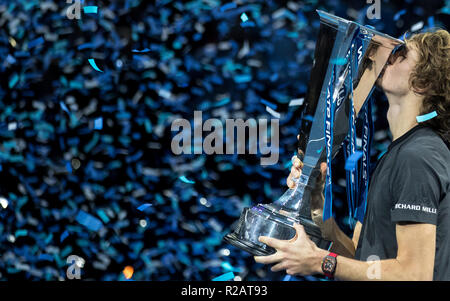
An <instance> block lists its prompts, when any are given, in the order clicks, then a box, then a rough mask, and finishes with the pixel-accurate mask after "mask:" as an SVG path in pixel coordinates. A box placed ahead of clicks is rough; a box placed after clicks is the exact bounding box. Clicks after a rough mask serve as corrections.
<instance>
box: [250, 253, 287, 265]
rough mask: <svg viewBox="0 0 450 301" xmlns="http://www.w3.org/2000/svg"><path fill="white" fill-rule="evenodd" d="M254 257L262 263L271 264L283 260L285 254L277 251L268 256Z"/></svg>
mask: <svg viewBox="0 0 450 301" xmlns="http://www.w3.org/2000/svg"><path fill="white" fill-rule="evenodd" d="M253 258H254V259H255V261H256V262H258V263H262V264H270V263H275V262H279V261H281V260H283V256H282V254H281V253H280V252H276V253H275V254H272V255H268V256H254V257H253Z"/></svg>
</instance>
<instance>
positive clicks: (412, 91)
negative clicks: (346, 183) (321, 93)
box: [255, 30, 450, 280]
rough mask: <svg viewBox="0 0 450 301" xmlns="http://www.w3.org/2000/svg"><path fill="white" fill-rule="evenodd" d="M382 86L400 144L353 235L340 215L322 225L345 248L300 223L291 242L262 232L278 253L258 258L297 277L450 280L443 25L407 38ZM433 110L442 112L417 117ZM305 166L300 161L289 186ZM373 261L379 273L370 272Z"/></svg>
mask: <svg viewBox="0 0 450 301" xmlns="http://www.w3.org/2000/svg"><path fill="white" fill-rule="evenodd" d="M377 84H378V86H380V87H381V88H382V89H383V91H384V92H385V94H386V96H387V98H388V101H389V110H388V113H387V119H388V121H389V128H390V131H391V133H392V136H393V142H392V144H391V145H390V146H389V148H388V151H387V152H386V153H385V154H384V156H383V157H382V158H381V159H380V161H379V162H378V163H377V167H376V168H375V171H374V173H373V174H372V176H371V180H370V186H369V191H368V198H367V211H366V215H365V218H364V221H363V224H361V223H359V222H358V223H357V225H356V227H355V230H354V233H353V239H350V238H349V237H347V236H346V235H345V234H344V233H343V232H342V231H341V230H340V229H339V228H338V227H337V225H336V223H335V221H334V220H333V219H330V220H328V221H327V222H326V223H319V224H320V226H321V228H322V229H323V231H322V232H323V234H324V236H326V238H328V239H331V240H332V241H333V249H332V251H335V252H336V253H338V254H333V253H331V254H330V252H329V251H327V250H322V249H319V248H318V247H317V246H316V245H315V244H314V243H313V242H312V241H311V240H310V239H309V237H308V236H307V235H306V233H305V232H304V229H303V227H302V226H301V225H295V229H296V231H297V235H296V237H295V238H293V239H292V240H290V241H282V240H277V239H273V238H269V237H260V241H261V242H263V243H266V244H268V245H269V246H272V247H274V248H275V249H276V250H277V252H276V253H275V254H273V255H269V256H257V257H255V260H256V261H257V262H260V263H264V264H275V265H274V266H273V267H272V271H282V270H286V272H287V273H288V274H290V275H296V274H299V275H311V274H322V275H327V276H329V277H335V278H338V279H341V280H371V279H374V278H375V279H378V280H450V151H449V148H448V145H449V141H450V34H449V33H448V32H447V31H445V30H438V31H436V32H433V33H421V34H417V35H414V36H412V37H411V38H410V39H407V40H406V43H405V46H404V47H403V48H401V49H400V50H399V51H397V52H396V53H395V54H394V55H392V56H391V58H390V60H389V62H388V64H387V66H386V68H385V70H384V71H383V73H382V74H381V75H380V78H379V81H378V82H377ZM431 112H436V113H437V116H435V117H434V118H432V119H430V120H428V121H424V122H420V123H419V122H418V121H421V120H420V119H419V120H417V119H416V117H417V116H423V115H425V114H427V113H431ZM301 167H302V162H300V161H299V160H298V159H297V160H296V161H294V166H293V167H292V169H291V174H290V175H289V178H288V180H287V182H288V186H289V187H291V188H292V187H293V185H294V183H293V181H292V178H293V177H294V178H297V177H299V176H300V174H301ZM321 170H322V181H319V187H318V188H317V189H316V190H315V191H316V192H315V194H314V196H313V197H312V203H313V202H316V203H317V200H320V201H319V202H318V203H321V206H322V208H323V179H324V176H325V173H326V164H325V163H322V166H321ZM312 207H313V206H312ZM314 210H315V211H316V212H315V213H316V214H314ZM317 210H319V211H320V210H321V208H320V206H319V209H317V208H316V209H313V210H312V211H313V219H314V215H316V216H321V212H319V214H317ZM352 257H354V258H352ZM376 258H379V259H380V260H379V261H366V260H374V259H376ZM374 265H377V268H378V269H379V271H378V273H373V271H372V273H371V272H368V271H369V268H370V267H372V266H374Z"/></svg>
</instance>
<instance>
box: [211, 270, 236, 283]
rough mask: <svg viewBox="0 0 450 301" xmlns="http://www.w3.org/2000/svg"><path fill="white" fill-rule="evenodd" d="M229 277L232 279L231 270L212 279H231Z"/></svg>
mask: <svg viewBox="0 0 450 301" xmlns="http://www.w3.org/2000/svg"><path fill="white" fill-rule="evenodd" d="M231 279H234V273H233V272H228V273H225V274H223V275H220V276H218V277H216V278H214V279H213V280H212V281H228V280H231Z"/></svg>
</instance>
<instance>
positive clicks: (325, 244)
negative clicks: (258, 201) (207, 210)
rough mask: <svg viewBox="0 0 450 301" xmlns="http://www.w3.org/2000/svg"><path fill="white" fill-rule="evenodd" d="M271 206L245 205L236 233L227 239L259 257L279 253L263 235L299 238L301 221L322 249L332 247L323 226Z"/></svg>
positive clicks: (226, 238) (225, 239)
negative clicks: (269, 244) (296, 226)
mask: <svg viewBox="0 0 450 301" xmlns="http://www.w3.org/2000/svg"><path fill="white" fill-rule="evenodd" d="M270 207H271V206H270V205H269V206H267V205H258V206H255V207H253V208H251V209H250V208H245V209H244V211H243V212H242V214H241V217H240V219H239V221H238V224H237V226H236V228H235V229H234V231H233V232H232V233H229V234H227V235H225V237H224V238H223V240H224V241H225V242H227V243H229V244H231V245H233V246H235V247H237V248H239V249H241V250H244V251H246V252H248V253H250V254H252V255H255V256H266V255H271V254H273V253H275V252H276V250H275V249H274V248H272V247H269V246H268V245H266V244H264V243H262V242H260V241H259V240H258V239H259V237H260V236H267V237H272V238H276V239H280V240H289V239H292V238H294V237H295V235H296V231H295V229H294V227H293V225H294V223H298V224H301V225H302V226H303V227H304V229H305V232H306V234H308V236H309V237H310V239H311V240H312V241H313V242H314V243H315V244H316V245H317V246H318V247H319V248H321V249H328V248H329V246H330V242H329V241H327V240H325V239H323V238H322V234H321V232H320V228H319V227H318V226H317V225H316V224H315V223H314V222H313V221H312V220H308V219H306V218H304V217H299V218H292V217H289V216H288V215H285V214H282V213H279V212H277V211H274V210H273V208H272V209H270Z"/></svg>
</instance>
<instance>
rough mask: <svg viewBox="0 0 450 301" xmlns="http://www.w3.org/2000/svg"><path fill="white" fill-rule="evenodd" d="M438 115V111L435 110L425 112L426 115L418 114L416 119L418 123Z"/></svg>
mask: <svg viewBox="0 0 450 301" xmlns="http://www.w3.org/2000/svg"><path fill="white" fill-rule="evenodd" d="M437 115H438V114H437V113H436V111H433V112H431V113H428V114H425V115H420V116H416V120H417V122H418V123H422V122H425V121H428V120H430V119H433V118H434V117H436V116H437Z"/></svg>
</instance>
